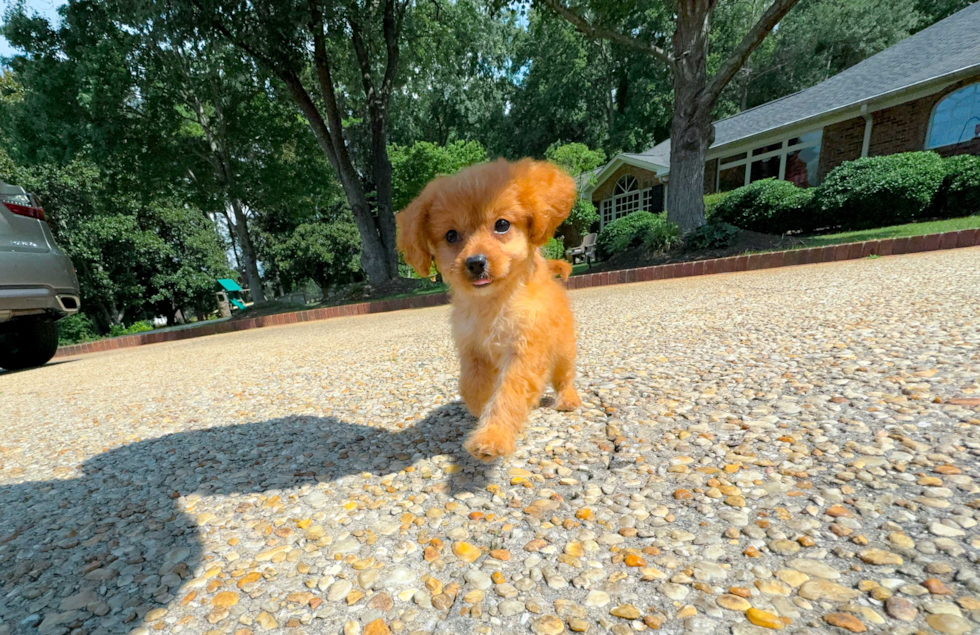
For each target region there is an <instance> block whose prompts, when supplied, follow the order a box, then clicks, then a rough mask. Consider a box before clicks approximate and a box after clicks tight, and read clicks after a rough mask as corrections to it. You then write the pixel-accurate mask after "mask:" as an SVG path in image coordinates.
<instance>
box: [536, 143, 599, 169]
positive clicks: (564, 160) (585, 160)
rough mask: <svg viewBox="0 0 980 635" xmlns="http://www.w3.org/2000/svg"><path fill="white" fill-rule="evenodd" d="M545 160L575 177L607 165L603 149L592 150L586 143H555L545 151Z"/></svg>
mask: <svg viewBox="0 0 980 635" xmlns="http://www.w3.org/2000/svg"><path fill="white" fill-rule="evenodd" d="M544 158H546V159H548V160H549V161H551V162H552V163H555V164H556V165H558V166H560V167H561V168H562V169H563V170H565V171H566V172H568V173H569V174H571V175H572V176H573V177H578V176H579V175H580V174H582V173H583V172H590V171H592V170H595V169H596V168H598V167H600V166H602V165H605V163H606V153H605V152H603V151H602V150H601V149H599V150H592V149H590V148H589V146H587V145H585V144H584V143H560V142H555V143H553V144H551V145H550V146H548V149H547V150H545V151H544Z"/></svg>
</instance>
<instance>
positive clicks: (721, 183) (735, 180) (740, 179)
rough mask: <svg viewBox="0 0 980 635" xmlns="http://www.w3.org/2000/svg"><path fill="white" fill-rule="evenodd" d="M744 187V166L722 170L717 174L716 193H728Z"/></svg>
mask: <svg viewBox="0 0 980 635" xmlns="http://www.w3.org/2000/svg"><path fill="white" fill-rule="evenodd" d="M743 185H745V164H744V163H743V164H741V165H736V166H735V167H731V168H723V169H722V170H721V172H719V173H718V191H719V192H728V191H729V190H734V189H735V188H738V187H742V186H743Z"/></svg>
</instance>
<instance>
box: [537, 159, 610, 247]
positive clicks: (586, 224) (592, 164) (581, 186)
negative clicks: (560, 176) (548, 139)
mask: <svg viewBox="0 0 980 635" xmlns="http://www.w3.org/2000/svg"><path fill="white" fill-rule="evenodd" d="M544 156H545V158H546V159H548V160H549V161H551V162H552V163H555V164H556V165H558V166H559V167H561V168H562V169H563V170H565V171H566V172H568V174H569V175H571V177H572V178H574V179H575V182H576V183H577V184H578V190H579V193H580V194H581V193H582V192H583V191H584V190H585V189H587V188H589V187H592V186H593V185H595V178H594V175H593V174H591V173H592V172H593V171H594V170H595V169H596V168H598V167H600V166H602V165H604V164H605V163H606V153H605V152H603V151H602V150H591V149H590V148H589V146H587V145H585V144H584V143H564V144H563V143H557V142H556V143H553V144H551V145H550V146H549V147H548V149H547V150H546V151H545V153H544ZM598 222H599V212H598V211H597V210H596V208H595V205H593V204H592V201H590V200H589V199H587V198H584V197H582V196H579V197H578V198H577V199H576V200H575V205H573V206H572V210H571V212H570V213H569V214H568V218H566V219H565V221H564V222H563V223H562V224H561V227H560V228H559V230H558V231H559V233H561V234H562V235H563V236H564V237H566V238H568V239H569V240H570V241H573V242H578V241H580V240H581V239H582V236H584V235H586V234H588V233H589V231H590V230H591V228H592V226H593V225H594V224H596V223H598Z"/></svg>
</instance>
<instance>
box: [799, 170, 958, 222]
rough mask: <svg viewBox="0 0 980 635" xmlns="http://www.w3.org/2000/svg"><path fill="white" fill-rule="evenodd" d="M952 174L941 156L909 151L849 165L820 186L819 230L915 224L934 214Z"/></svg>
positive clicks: (817, 197) (815, 206)
mask: <svg viewBox="0 0 980 635" xmlns="http://www.w3.org/2000/svg"><path fill="white" fill-rule="evenodd" d="M945 176H946V169H945V166H944V163H943V160H942V159H941V158H940V156H939V155H938V154H936V153H935V152H906V153H903V154H892V155H889V156H882V157H867V158H864V159H857V160H856V161H848V162H846V163H842V164H841V165H839V166H837V167H836V168H834V169H833V170H832V171H831V172H830V174H828V175H827V178H826V179H825V180H824V182H823V183H822V184H821V185H820V186H819V187H818V188H816V192H815V194H814V198H813V204H812V205H811V213H812V215H813V216H812V218H813V221H814V228H816V227H840V228H842V229H862V228H866V227H882V226H886V225H898V224H901V223H909V222H912V221H915V220H918V219H921V218H925V217H928V216H930V215H931V214H932V213H933V208H932V201H933V198H934V197H935V195H936V193H937V192H938V191H939V188H940V186H941V185H942V183H943V179H944V178H945Z"/></svg>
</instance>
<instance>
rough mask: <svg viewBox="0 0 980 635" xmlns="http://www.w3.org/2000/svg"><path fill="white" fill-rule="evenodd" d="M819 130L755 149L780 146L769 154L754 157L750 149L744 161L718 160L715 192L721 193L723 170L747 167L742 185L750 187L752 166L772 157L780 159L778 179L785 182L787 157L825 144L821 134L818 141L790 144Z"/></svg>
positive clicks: (721, 158) (746, 152)
mask: <svg viewBox="0 0 980 635" xmlns="http://www.w3.org/2000/svg"><path fill="white" fill-rule="evenodd" d="M818 130H820V131H822V130H823V129H822V128H818V129H816V130H809V131H807V132H804V133H802V134H795V135H793V136H792V137H788V138H786V139H783V140H781V141H774V142H772V143H765V144H761V145H760V146H756V148H754V149H758V148H760V147H765V146H769V145H775V144H776V143H778V144H779V147H778V148H776V149H775V150H770V151H769V152H764V153H763V154H760V155H757V156H752V151H753V148H750V149H748V150H746V151H745V158H744V159H738V160H736V161H728V162H727V163H722V160H723V159H724V157H719V158H718V159H717V161H718V165H717V167H716V168H715V192H718V191H719V188H720V187H721V171H722V170H728V169H730V168H737V167H739V166H740V165H744V166H745V182H744V183H743V184H742V185H743V186H744V185H748V184H749V183H751V182H752V181H751V179H752V165H751V164H752V163H755V162H756V161H765V160H766V159H771V158H772V157H775V156H778V157H779V176H778V179H779V180H780V181H783V180H785V178H786V156H787V155H789V154H791V153H793V152H797V151H798V150H806V149H807V148H815V147H817V146H819V145H821V144H822V143H823V135H822V134H821V135H820V138H819V139H817V140H816V141H807V142H804V143H794V144H792V145H790V144H789V142H790V141H791V140H792V139H797V138H799V137H802V136H804V135H808V134H810V133H813V132H817V131H818ZM734 154H742V153H741V152H735V153H734ZM729 156H731V155H729Z"/></svg>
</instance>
